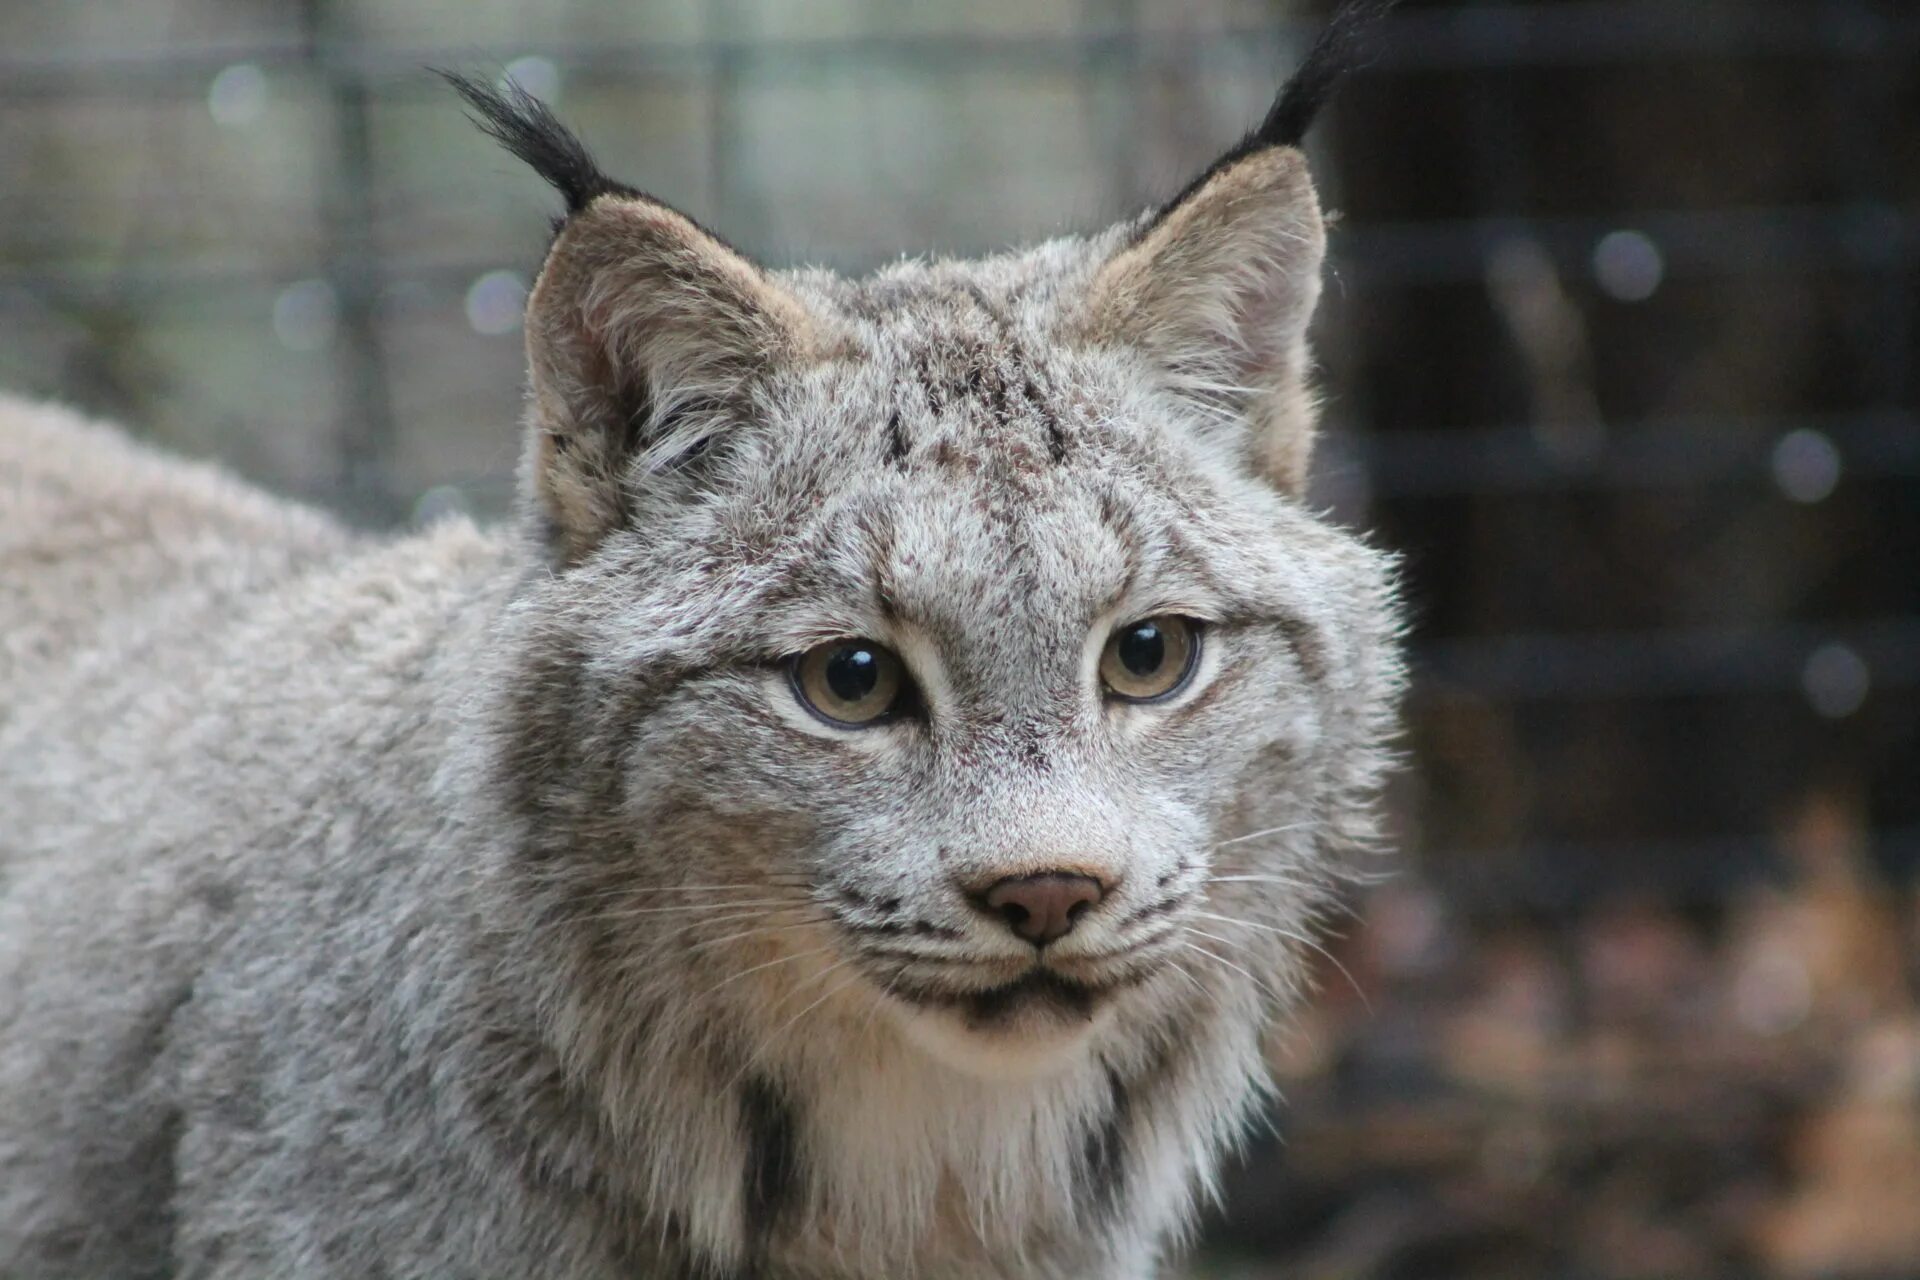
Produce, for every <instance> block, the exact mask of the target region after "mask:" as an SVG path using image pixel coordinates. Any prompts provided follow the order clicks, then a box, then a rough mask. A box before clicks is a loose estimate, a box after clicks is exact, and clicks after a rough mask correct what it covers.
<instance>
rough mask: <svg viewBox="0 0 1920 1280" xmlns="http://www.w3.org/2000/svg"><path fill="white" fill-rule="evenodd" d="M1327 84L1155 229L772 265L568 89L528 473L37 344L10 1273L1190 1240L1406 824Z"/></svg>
mask: <svg viewBox="0 0 1920 1280" xmlns="http://www.w3.org/2000/svg"><path fill="white" fill-rule="evenodd" d="M1364 16H1366V15H1365V14H1364V12H1363V11H1362V10H1360V9H1349V10H1347V11H1344V12H1343V14H1342V15H1340V16H1339V17H1337V18H1336V20H1335V23H1334V24H1333V25H1332V26H1330V27H1329V29H1328V33H1327V34H1326V35H1325V36H1324V37H1323V38H1322V40H1321V41H1320V42H1319V43H1318V44H1317V45H1316V46H1315V48H1314V50H1313V51H1312V52H1311V54H1310V55H1309V57H1308V58H1307V60H1306V61H1305V63H1304V64H1303V66H1302V69H1301V71H1300V72H1299V73H1298V74H1297V75H1296V76H1295V77H1294V79H1293V80H1291V81H1290V82H1289V84H1288V85H1287V87H1286V88H1285V89H1283V90H1282V92H1281V94H1280V95H1279V97H1278V98H1277V99H1276V101H1275V104H1274V106H1273V108H1272V110H1271V111H1270V113H1269V114H1268V116H1267V117H1266V119H1265V120H1264V121H1263V123H1262V124H1261V125H1260V126H1259V127H1258V128H1257V129H1255V130H1254V131H1253V132H1252V133H1251V134H1249V135H1248V136H1247V138H1246V139H1245V140H1244V141H1243V142H1241V143H1240V144H1239V145H1238V146H1237V147H1235V148H1234V149H1233V150H1232V151H1231V152H1229V153H1228V154H1227V155H1225V156H1224V157H1222V158H1221V159H1220V160H1219V161H1218V162H1217V163H1215V164H1214V165H1212V166H1211V167H1210V168H1209V169H1207V171H1206V172H1205V173H1204V174H1202V175H1201V176H1200V177H1199V178H1198V179H1196V180H1195V181H1194V182H1193V184H1192V185H1191V186H1190V187H1188V188H1187V189H1186V190H1185V191H1184V192H1182V193H1181V194H1180V195H1179V196H1177V197H1176V198H1175V199H1173V200H1171V201H1169V202H1167V203H1166V204H1164V205H1162V206H1160V207H1157V208H1154V209H1152V210H1149V211H1147V212H1145V213H1143V214H1141V215H1140V216H1138V217H1135V218H1132V219H1129V220H1127V221H1125V222H1123V223H1122V224H1120V225H1118V226H1115V227H1112V228H1110V229H1108V230H1106V231H1103V232H1100V233H1098V234H1094V235H1091V236H1086V237H1076V238H1067V239H1060V240H1055V241H1053V242H1050V243H1046V244H1042V245H1040V246H1038V247H1036V248H1032V249H1029V250H1026V251H1022V252H1015V253H1008V254H1005V255H1002V256H995V257H988V258H985V259H982V260H978V261H933V262H922V261H909V262H902V263H899V264H897V265H894V266H890V267H888V268H886V269H884V270H881V271H879V272H878V273H877V274H875V275H873V276H871V277H869V278H865V279H859V280H850V279H844V278H840V277H837V276H834V275H832V274H829V273H826V272H822V271H816V270H797V271H774V270H768V269H765V268H763V267H761V266H759V265H756V264H755V263H753V262H750V261H749V260H747V259H746V258H745V257H743V256H741V255H740V254H739V253H737V252H735V251H734V250H733V249H731V248H729V247H728V246H727V245H726V244H724V243H723V242H722V241H721V240H719V239H718V238H716V237H715V236H714V235H712V234H711V233H709V232H708V231H706V230H704V229H702V228H701V227H699V226H697V225H696V224H695V223H694V222H692V221H690V220H689V219H687V218H686V217H684V216H682V215H680V214H679V213H676V212H674V211H673V210H672V209H670V208H668V207H667V206H666V205H664V204H662V203H660V202H659V201H657V200H655V199H654V198H652V197H651V196H648V195H644V194H642V193H641V192H639V191H637V190H635V189H633V188H630V187H627V186H625V185H622V184H621V183H618V182H615V181H613V180H611V179H610V178H608V177H606V176H605V175H604V174H602V172H601V171H600V170H599V168H597V167H596V165H595V163H594V162H593V160H592V159H591V158H590V157H589V154H588V152H587V151H586V150H585V149H584V148H583V146H582V145H581V143H580V142H579V141H578V139H577V138H576V137H575V136H574V135H572V134H571V133H569V132H568V131H567V130H566V129H565V128H563V127H562V126H561V125H560V124H559V123H558V121H557V120H556V119H555V118H554V117H553V115H552V114H551V113H550V112H549V111H548V110H547V109H546V107H545V106H544V105H543V104H541V103H540V102H538V101H536V100H534V99H532V98H531V97H529V96H528V95H526V94H525V93H524V92H521V91H519V90H518V89H516V88H513V87H511V86H508V87H506V88H502V89H495V88H493V87H490V86H488V85H484V84H481V83H479V82H476V81H473V80H467V79H461V78H459V77H453V79H454V81H455V86H456V88H458V89H459V91H460V92H461V93H462V94H463V95H464V97H465V99H466V101H467V103H468V104H469V106H470V107H471V109H472V111H473V112H474V114H475V116H476V118H477V120H478V122H479V123H480V124H481V125H482V127H484V128H485V129H486V130H488V131H489V132H491V133H492V134H494V135H495V136H496V137H497V138H498V139H500V140H501V141H502V142H503V143H504V144H505V145H506V146H507V147H508V148H509V149H510V150H512V151H513V152H514V153H516V154H517V155H518V156H519V157H521V158H522V159H523V160H525V161H526V162H528V163H529V164H531V165H532V166H533V167H534V168H535V169H536V170H538V171H539V172H540V173H541V174H542V175H543V176H544V177H545V178H546V179H547V180H548V181H549V182H550V183H551V184H552V185H553V186H554V187H555V188H556V189H557V190H558V191H559V193H560V194H561V196H562V197H564V200H565V205H566V212H565V215H564V217H563V218H562V219H561V220H560V221H559V223H558V227H557V230H556V233H555V237H554V239H553V242H552V244H551V246H550V248H549V250H548V252H547V255H546V259H545V263H544V266H543V268H542V269H541V271H540V274H539V277H538V280H537V283H536V286H535V287H534V289H533V290H532V293H531V296H530V298H529V300H528V304H527V310H526V327H525V332H526V345H527V352H528V358H529V365H530V378H529V381H530V393H529V401H530V403H529V407H528V409H527V414H526V417H527V429H526V442H527V443H526V448H525V454H524V462H523V467H522V493H523V497H522V501H523V508H524V510H523V514H522V516H521V518H519V519H517V520H515V521H511V522H509V523H508V524H507V525H506V526H505V527H501V528H480V527H476V526H475V525H473V524H471V523H468V522H465V521H461V520H457V519H456V520H449V521H445V522H442V523H440V524H438V525H435V526H434V527H432V528H430V529H427V530H425V531H422V532H417V533H413V534H409V535H405V536H392V537H372V536H368V535H362V534H356V533H351V532H349V531H347V530H346V529H344V528H343V527H342V526H339V525H337V524H336V523H335V522H334V521H333V520H331V519H330V518H329V517H327V516H325V515H322V514H319V513H316V512H312V511H308V510H305V509H302V508H299V507H297V506H294V505H292V504H288V503H284V502H281V501H278V500H276V499H273V498H269V497H267V496H264V495H262V494H259V493H256V492H254V491H252V490H250V489H248V488H246V487H245V486H243V485H242V484H241V483H240V482H238V481H236V480H234V479H231V478H229V477H227V476H226V475H224V474H222V473H220V472H218V471H215V470H213V469H210V468H206V467H202V466H197V465H190V464H187V463H184V462H180V461H175V460H170V459H168V458H165V457H162V456H160V455H159V454H158V453H156V452H153V451H150V450H149V449H147V448H145V447H143V446H140V445H137V444H135V443H133V442H131V441H129V440H127V439H125V438H124V437H120V436H118V435H116V434H114V433H113V432H111V431H110V430H108V429H106V428H103V427H99V426H95V425H93V424H90V423H87V422H83V421H81V420H80V419H79V418H77V417H76V416H75V415H73V414H71V413H69V412H67V411H64V410H61V409H57V408H51V407H44V406H36V405H32V404H28V403H25V402H21V401H7V402H0V515H3V516H4V519H3V520H0V1275H4V1276H6V1277H10V1278H18V1280H53V1278H56V1277H71V1278H78V1277H86V1278H88V1280H107V1278H114V1280H120V1278H133V1277H182V1278H185V1277H194V1278H196V1280H260V1278H261V1277H291V1278H295V1280H319V1278H322V1277H337V1278H341V1280H345V1278H347V1277H352V1278H354V1280H362V1278H364V1277H373V1276H383V1277H396V1278H397V1277H416V1278H420V1280H428V1278H431V1280H460V1278H462V1277H466V1278H472V1280H478V1278H480V1277H501V1278H511V1280H599V1278H602V1277H606V1278H612V1277H686V1278H688V1280H692V1278H695V1277H732V1278H735V1280H746V1278H749V1277H751V1278H753V1280H825V1278H827V1277H873V1278H881V1277H885V1278H896V1277H912V1276H920V1277H932V1278H942V1277H956V1278H971V1277H1008V1278H1014V1277H1018V1278H1021V1280H1032V1278H1035V1277H1039V1278H1047V1277H1061V1278H1065V1277H1074V1278H1076V1280H1093V1278H1098V1280H1113V1278H1121V1280H1134V1278H1139V1277H1147V1276H1151V1275H1153V1274H1155V1273H1156V1271H1157V1269H1158V1268H1159V1267H1160V1266H1161V1265H1162V1264H1163V1261H1164V1259H1165V1258H1166V1257H1167V1255H1168V1253H1169V1251H1170V1250H1171V1249H1173V1248H1175V1247H1176V1246H1177V1245H1178V1243H1179V1241H1180V1239H1181V1236H1182V1233H1183V1231H1184V1230H1185V1229H1186V1227H1187V1225H1188V1224H1189V1223H1190V1222H1191V1219H1192V1215H1193V1212H1194V1209H1195V1206H1196V1203H1197V1202H1198V1201H1201V1200H1203V1199H1204V1198H1205V1196H1206V1195H1207V1194H1208V1192H1209V1190H1210V1188H1211V1187H1212V1185H1213V1179H1214V1177H1215V1171H1216V1166H1217V1164H1218V1163H1219V1161H1220V1160H1221V1159H1222V1158H1223V1156H1224V1155H1225V1154H1226V1153H1227V1152H1228V1151H1230V1149H1232V1148H1233V1147H1234V1145H1235V1143H1236V1142H1237V1141H1238V1140H1239V1139H1240V1137H1241V1135H1242V1133H1243V1132H1244V1130H1245V1129H1246V1127H1247V1126H1248V1124H1249V1122H1250V1121H1254V1120H1257V1119H1258V1118H1259V1117H1260V1116H1261V1114H1262V1111H1263V1108H1264V1107H1265V1106H1266V1104H1267V1102H1268V1097H1269V1092H1270V1087H1269V1084H1268V1069H1267V1067H1266V1066H1265V1065H1264V1064H1265V1061H1266V1058H1265V1056H1264V1053H1263V1044H1264V1043H1266V1042H1267V1041H1268V1039H1269V1037H1270V1036H1271V1034H1272V1033H1273V1032H1274V1029H1275V1028H1276V1027H1278V1026H1283V1025H1284V1023H1285V1020H1286V1019H1287V1017H1288V1015H1289V1012H1290V1011H1291V1010H1292V1009H1293V1008H1294V1007H1295V1003H1296V1001H1297V1000H1298V999H1299V998H1300V997H1301V994H1302V991H1303V988H1304V987H1305V986H1306V983H1307V974H1308V972H1309V966H1308V965H1307V964H1306V962H1305V959H1304V958H1303V957H1304V953H1303V948H1306V947H1309V946H1311V945H1312V943H1311V939H1312V937H1313V934H1314V930H1315V929H1316V922H1317V920H1318V918H1319V917H1320V916H1321V915H1323V914H1324V912H1325V911H1326V909H1327V908H1328V906H1329V904H1331V903H1334V902H1335V901H1337V897H1338V893H1339V890H1340V886H1341V884H1342V882H1343V877H1344V876H1345V873H1346V872H1347V871H1349V870H1350V869H1351V868H1352V867H1354V866H1356V865H1358V863H1357V860H1356V858H1355V856H1354V855H1355V851H1356V850H1361V849H1364V848H1366V847H1368V846H1370V845H1371V844H1372V843H1373V842H1374V841H1375V839H1376V817H1375V812H1374V811H1375V808H1376V798H1377V797H1376V793H1377V791H1378V788H1379V786H1380V784H1381V781H1382V777H1383V771H1384V770H1385V769H1386V768H1387V766H1388V764H1389V758H1390V753H1389V751H1388V750H1387V746H1386V744H1387V743H1388V741H1389V739H1390V737H1391V734H1392V728H1393V719H1394V714H1395V713H1394V704H1395V702H1396V700H1397V695H1398V692H1399V688H1400V685H1401V668H1400V662H1399V658H1398V656H1397V645H1396V631H1397V613H1396V606H1395V603H1394V592H1393V584H1392V577H1393V574H1392V568H1391V565H1390V562H1389V560H1388V558H1387V557H1386V556H1385V555H1384V554H1382V553H1381V552H1379V551H1377V550H1375V549H1373V548H1371V547H1370V546H1369V545H1367V544H1366V543H1365V542H1364V541H1363V540H1361V539H1359V538H1358V537H1356V536H1355V535H1353V534H1351V533H1349V532H1346V531H1343V530H1342V529H1340V528H1338V527H1335V526H1334V525H1333V524H1332V523H1330V522H1328V521H1327V520H1326V519H1324V518H1323V517H1322V516H1320V515H1318V514H1316V513H1315V511H1314V510H1312V509H1311V508H1310V506H1309V505H1308V503H1307V502H1306V500H1305V497H1304V485H1305V482H1306V472H1307V466H1308V454H1309V445H1310V442H1311V439H1312V435H1313V432H1314V419H1315V405H1314V401H1313V397H1312V393H1311V389H1310V373H1311V371H1310V368H1309V356H1308V348H1307V343H1306V330H1307V326H1308V321H1309V318H1310V317H1311V315H1312V313H1313V309H1314V305H1315V300H1316V297H1317V294H1318V292H1319V278H1320V273H1321V259H1322V254H1323V250H1324V245H1325V233H1324V229H1323V219H1322V215H1321V212H1320V208H1319V204H1318V200H1317V197H1316V195H1315V190H1314V186H1313V184H1312V182H1311V181H1310V179H1309V176H1308V171H1307V165H1306V162H1305V160H1304V158H1303V156H1302V154H1301V152H1300V151H1299V149H1298V143H1299V141H1300V138H1301V136H1302V134H1303V132H1304V131H1305V129H1306V127H1307V124H1308V122H1309V121H1310V120H1311V119H1312V117H1313V115H1314V112H1315V109H1316V108H1317V107H1318V105H1319V104H1320V102H1321V101H1322V100H1323V99H1324V98H1325V96H1326V95H1327V93H1328V92H1329V91H1330V90H1331V88H1332V87H1333V85H1334V83H1335V81H1337V80H1338V79H1339V77H1340V74H1341V71H1342V69H1343V67H1344V66H1345V65H1346V63H1347V61H1348V59H1349V57H1350V51H1351V45H1352V36H1353V32H1354V30H1355V29H1356V28H1357V26H1358V23H1359V19H1360V17H1364Z"/></svg>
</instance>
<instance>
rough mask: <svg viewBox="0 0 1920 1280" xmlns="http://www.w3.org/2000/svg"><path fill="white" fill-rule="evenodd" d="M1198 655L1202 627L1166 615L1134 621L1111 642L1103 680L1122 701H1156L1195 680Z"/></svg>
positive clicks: (1104, 657)
mask: <svg viewBox="0 0 1920 1280" xmlns="http://www.w3.org/2000/svg"><path fill="white" fill-rule="evenodd" d="M1199 657H1200V624H1199V623H1197V622H1195V621H1194V620H1193V619H1192V618H1182V617H1180V616H1178V615H1177V614H1171V613H1164V614H1161V615H1160V616H1159V617H1157V618H1146V619H1143V620H1142V621H1140V622H1130V623H1128V624H1127V625H1126V626H1124V627H1121V628H1119V629H1118V630H1117V631H1115V632H1114V633H1113V634H1112V635H1111V636H1109V637H1108V638H1107V647H1106V649H1105V650H1103V651H1102V652H1101V654H1100V681H1101V683H1102V684H1104V685H1106V686H1107V691H1108V692H1109V693H1111V694H1113V696H1114V697H1116V698H1119V699H1121V700H1122V701H1124V702H1154V701H1157V700H1158V699H1161V698H1164V697H1167V696H1168V695H1170V694H1172V693H1175V692H1177V691H1178V690H1179V689H1180V688H1181V687H1182V686H1184V685H1185V684H1186V683H1187V681H1188V680H1189V679H1191V678H1192V677H1193V668H1194V666H1195V665H1196V663H1197V662H1198V660H1199Z"/></svg>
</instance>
